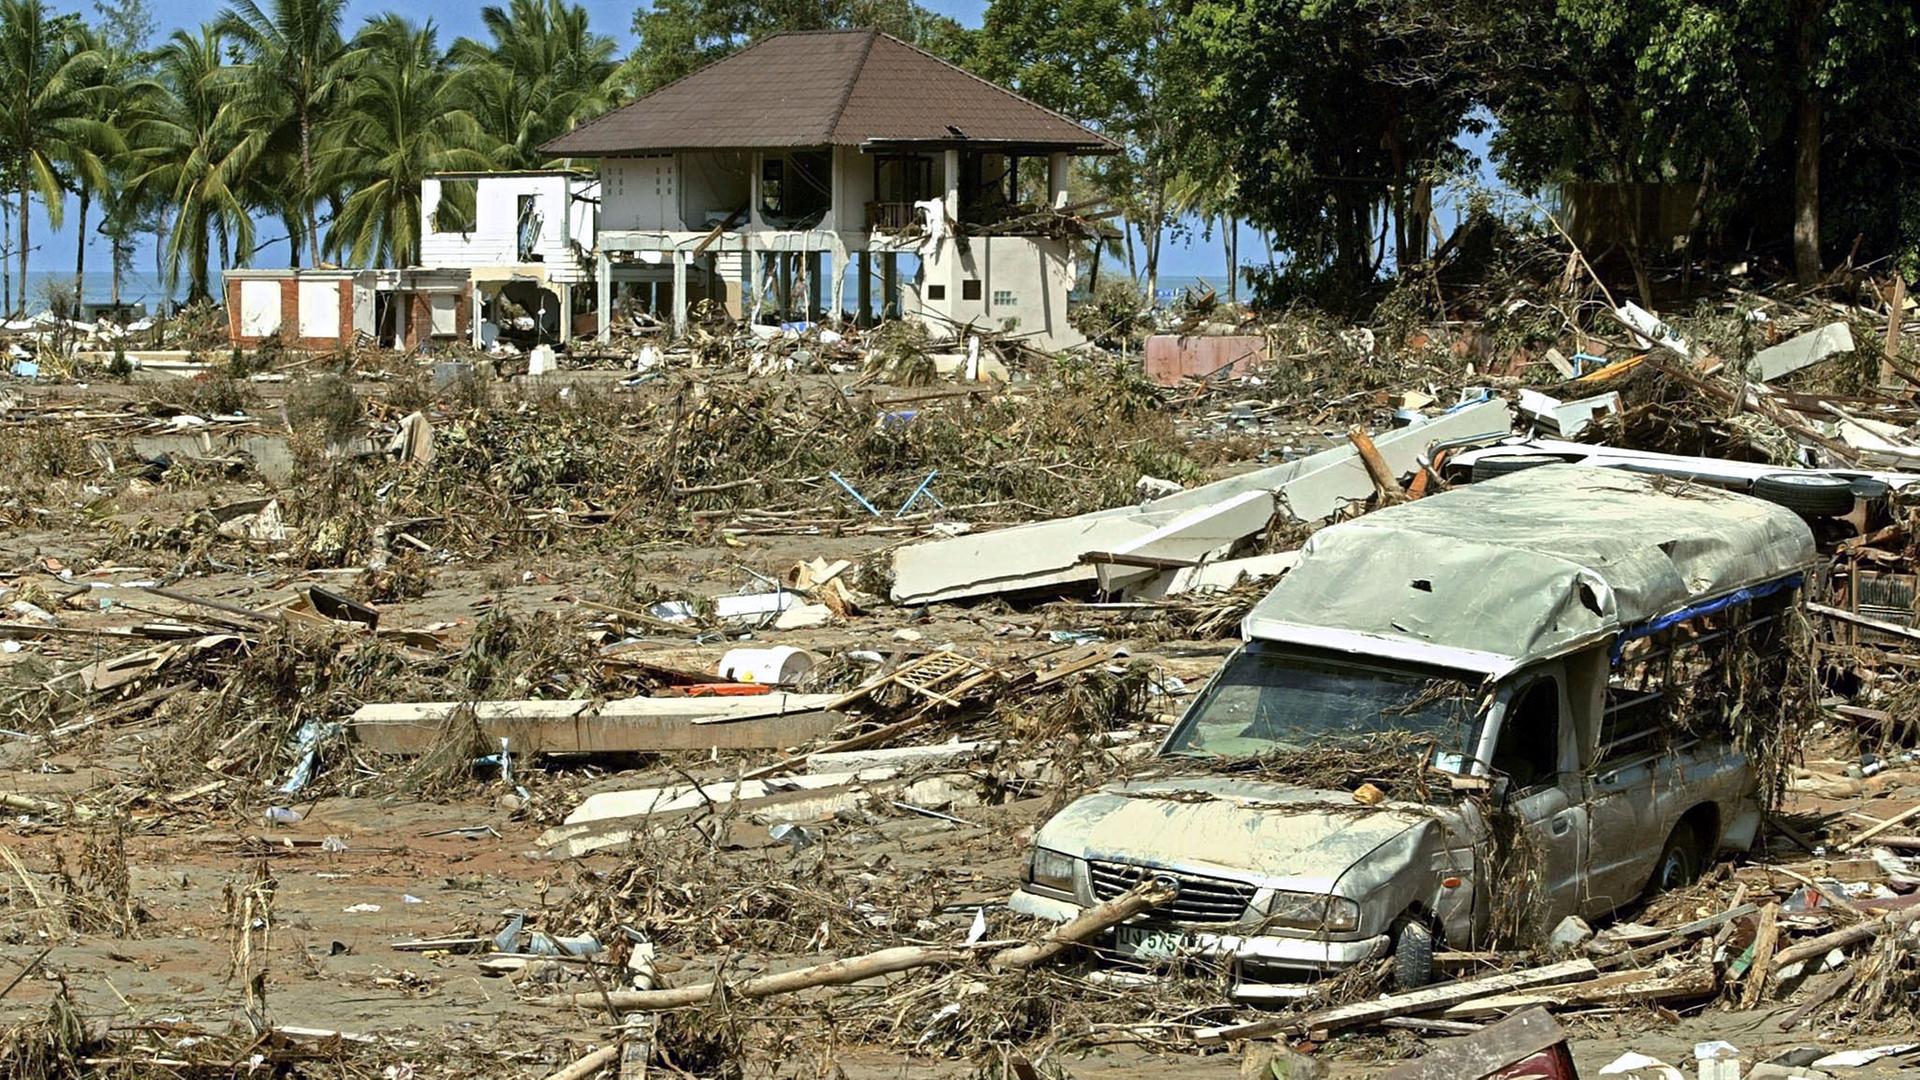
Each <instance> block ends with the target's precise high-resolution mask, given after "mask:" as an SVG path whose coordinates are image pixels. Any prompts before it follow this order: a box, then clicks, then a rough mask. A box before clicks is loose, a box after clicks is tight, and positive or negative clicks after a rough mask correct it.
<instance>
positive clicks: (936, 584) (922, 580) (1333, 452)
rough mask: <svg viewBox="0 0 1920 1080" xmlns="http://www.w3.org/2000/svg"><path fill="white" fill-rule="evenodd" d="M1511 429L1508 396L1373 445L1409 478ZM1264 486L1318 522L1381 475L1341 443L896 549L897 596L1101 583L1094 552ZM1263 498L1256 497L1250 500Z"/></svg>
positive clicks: (1140, 538) (915, 598) (1295, 512)
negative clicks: (1108, 503)
mask: <svg viewBox="0 0 1920 1080" xmlns="http://www.w3.org/2000/svg"><path fill="white" fill-rule="evenodd" d="M1512 427H1513V414H1512V411H1511V410H1510V409H1509V408H1508V406H1507V403H1506V402H1504V401H1499V400H1493V401H1484V402H1479V403H1476V404H1473V405H1468V406H1464V407H1462V408H1458V409H1455V410H1454V411H1452V412H1449V413H1445V414H1443V415H1441V416H1437V417H1434V418H1433V419H1431V420H1428V421H1426V422H1425V423H1421V424H1415V425H1413V426H1411V427H1405V428H1399V429H1397V430H1394V431H1390V432H1386V433H1384V434H1381V435H1379V436H1378V437H1376V438H1375V439H1374V445H1375V446H1376V447H1377V448H1378V449H1379V451H1380V454H1381V456H1382V457H1383V458H1384V459H1385V460H1386V462H1387V466H1388V468H1389V469H1390V470H1392V471H1393V472H1394V473H1396V474H1405V473H1409V472H1412V471H1413V470H1414V468H1415V467H1416V466H1417V464H1418V460H1417V459H1419V458H1420V457H1421V456H1422V455H1424V454H1425V453H1427V451H1428V450H1429V448H1431V447H1433V446H1434V445H1436V444H1438V443H1455V444H1457V443H1460V442H1463V441H1468V442H1470V441H1472V440H1475V439H1486V440H1487V441H1492V440H1494V439H1497V438H1500V437H1503V436H1505V435H1506V434H1507V433H1508V432H1510V431H1511V430H1512ZM1256 492H1264V493H1267V494H1269V495H1271V497H1272V499H1273V503H1274V508H1275V509H1276V511H1279V512H1283V513H1285V514H1286V515H1287V516H1288V517H1290V518H1291V519H1293V520H1295V521H1317V520H1321V519H1324V518H1327V517H1331V516H1332V515H1333V514H1334V513H1335V512H1336V511H1338V510H1339V509H1340V508H1341V507H1343V506H1345V505H1347V504H1349V503H1353V502H1358V501H1361V500H1364V499H1366V498H1368V497H1370V496H1371V495H1372V494H1373V481H1372V480H1371V479H1370V478H1369V477H1368V475H1367V470H1366V466H1365V465H1363V464H1362V463H1361V461H1360V458H1359V455H1358V454H1357V453H1355V451H1354V449H1353V447H1352V446H1345V445H1343V446H1337V447H1333V448H1331V449H1328V450H1322V451H1320V452H1319V453H1317V454H1311V455H1309V456H1307V457H1303V458H1299V459H1297V460H1294V461H1289V462H1286V463H1285V464H1281V465H1275V466H1272V467H1270V468H1266V469H1259V470H1256V471H1254V472H1250V473H1246V474H1243V475H1241V476H1234V477H1229V478H1227V479H1225V480H1219V481H1215V482H1214V483H1211V484H1205V485H1202V486H1201V487H1197V488H1190V489H1188V490H1186V491H1181V492H1176V493H1174V494H1172V495H1168V496H1166V497H1165V498H1160V499H1154V500H1152V501H1151V502H1148V503H1145V504H1143V505H1140V506H1122V507H1115V508H1113V509H1109V510H1096V511H1094V512H1093V513H1090V514H1081V515H1078V516H1076V517H1070V518H1059V519H1056V520H1053V521H1039V522H1034V523H1032V524H1030V525H1018V526H1015V527H1013V528H1010V529H999V530H996V531H993V532H986V533H969V534H967V535H965V536H957V537H953V538H951V539H945V540H934V541H930V542H928V543H924V544H912V545H909V546H907V547H903V548H901V549H900V550H899V551H897V552H895V553H894V559H893V574H894V581H893V591H892V595H893V599H894V600H895V601H896V602H898V603H904V604H925V603H935V602H939V601H944V600H961V599H966V598H969V597H976V596H991V595H994V594H997V593H1007V592H1024V591H1029V590H1043V589H1058V590H1061V591H1086V590H1089V589H1091V588H1093V587H1094V586H1095V585H1097V584H1098V580H1099V574H1098V568H1097V566H1096V564H1094V563H1090V562H1087V561H1086V556H1087V555H1089V554H1093V553H1102V552H1116V551H1121V552H1124V551H1127V550H1128V549H1130V548H1139V547H1141V546H1143V542H1144V541H1147V540H1148V538H1149V537H1152V536H1154V535H1155V534H1156V533H1159V532H1161V530H1164V529H1168V528H1169V527H1170V526H1173V525H1174V524H1175V522H1177V521H1179V520H1180V519H1181V518H1182V517H1183V516H1185V515H1187V514H1189V513H1191V512H1193V511H1205V510H1211V509H1213V508H1215V507H1218V506H1220V505H1221V504H1223V503H1227V502H1229V501H1231V500H1234V499H1238V498H1243V497H1245V496H1247V495H1249V494H1250V493H1256ZM1258 504H1259V503H1258V500H1257V499H1253V500H1249V501H1248V504H1247V505H1251V506H1256V507H1257V506H1258ZM1261 524H1262V525H1264V524H1265V523H1264V522H1262V523H1261ZM1176 531H1177V530H1176ZM1243 535H1244V534H1243ZM1145 546H1151V545H1150V543H1148V544H1147V545H1145ZM1160 569H1167V568H1166V567H1161V568H1160ZM1141 576H1146V575H1141Z"/></svg>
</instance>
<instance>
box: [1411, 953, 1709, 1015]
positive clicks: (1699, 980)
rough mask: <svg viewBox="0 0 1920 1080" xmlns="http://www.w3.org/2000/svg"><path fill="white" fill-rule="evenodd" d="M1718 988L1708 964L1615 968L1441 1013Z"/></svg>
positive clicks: (1651, 997)
mask: <svg viewBox="0 0 1920 1080" xmlns="http://www.w3.org/2000/svg"><path fill="white" fill-rule="evenodd" d="M1717 989H1719V979H1718V976H1717V975H1716V974H1715V972H1714V970H1713V968H1712V967H1710V966H1705V965H1701V966H1696V967H1693V968H1689V969H1686V970H1683V971H1681V972H1680V973H1678V974H1674V975H1661V974H1658V973H1657V972H1654V971H1616V972H1612V973H1611V974H1607V975H1602V976H1600V977H1599V978H1597V979H1589V980H1587V981H1586V982H1577V983H1568V984H1566V985H1564V986H1550V987H1545V988H1542V989H1538V990H1517V991H1514V992H1512V993H1507V994H1494V995H1491V996H1489V997H1482V998H1474V999H1473V1000H1471V1001H1463V1002H1461V1003H1460V1004H1458V1005H1450V1006H1448V1007H1447V1010H1446V1012H1444V1013H1442V1014H1441V1015H1443V1016H1445V1017H1447V1018H1448V1019H1450V1020H1457V1019H1461V1018H1463V1017H1469V1016H1482V1015H1485V1014H1487V1013H1504V1012H1512V1011H1513V1010H1515V1009H1527V1008H1533V1007H1535V1006H1542V1007H1546V1008H1553V1007H1566V1006H1570V1005H1595V1004H1601V1003H1610V1002H1622V1001H1670V1000H1673V999H1675V998H1698V997H1706V996H1707V995H1709V994H1712V993H1713V992H1714V991H1715V990H1717Z"/></svg>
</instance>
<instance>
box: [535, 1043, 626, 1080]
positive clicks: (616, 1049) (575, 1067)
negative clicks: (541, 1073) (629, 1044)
mask: <svg viewBox="0 0 1920 1080" xmlns="http://www.w3.org/2000/svg"><path fill="white" fill-rule="evenodd" d="M619 1057H620V1044H619V1043H617V1042H616V1043H614V1044H613V1045H611V1046H603V1047H601V1048H600V1049H598V1050H595V1051H594V1052H593V1053H591V1054H588V1055H587V1056H586V1057H583V1058H581V1059H580V1060H578V1061H576V1062H574V1063H573V1064H571V1065H569V1066H567V1067H566V1068H564V1069H561V1070H560V1071H559V1072H556V1073H549V1074H547V1080H584V1078H586V1077H589V1076H592V1075H593V1074H594V1073H597V1072H599V1071H600V1070H601V1069H604V1068H606V1067H607V1066H609V1065H611V1064H613V1063H614V1061H615V1060H617V1059H618V1058H619Z"/></svg>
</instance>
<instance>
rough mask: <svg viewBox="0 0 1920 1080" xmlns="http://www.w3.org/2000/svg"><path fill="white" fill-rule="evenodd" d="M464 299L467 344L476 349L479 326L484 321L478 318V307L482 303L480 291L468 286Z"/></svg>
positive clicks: (478, 343) (478, 338) (479, 308)
mask: <svg viewBox="0 0 1920 1080" xmlns="http://www.w3.org/2000/svg"><path fill="white" fill-rule="evenodd" d="M464 299H465V300H466V309H467V344H469V345H472V346H473V347H474V348H476V349H477V348H479V347H480V324H481V322H483V321H484V320H482V319H481V318H480V315H481V307H480V305H481V303H482V301H481V299H480V290H479V289H477V288H475V287H474V286H472V285H468V286H467V295H466V297H465V298H464Z"/></svg>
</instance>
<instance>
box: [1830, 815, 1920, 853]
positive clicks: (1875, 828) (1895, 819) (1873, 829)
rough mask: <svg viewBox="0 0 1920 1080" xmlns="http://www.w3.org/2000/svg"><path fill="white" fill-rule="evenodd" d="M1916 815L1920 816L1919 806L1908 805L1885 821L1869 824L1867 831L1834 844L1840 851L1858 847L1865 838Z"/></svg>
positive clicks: (1869, 837)
mask: <svg viewBox="0 0 1920 1080" xmlns="http://www.w3.org/2000/svg"><path fill="white" fill-rule="evenodd" d="M1916 817H1920V806H1909V807H1908V808H1906V809H1905V810H1902V811H1900V812H1899V813H1897V814H1895V815H1893V816H1892V817H1890V818H1888V819H1886V820H1885V821H1882V822H1881V823H1880V824H1878V825H1872V826H1869V827H1868V828H1867V831H1865V832H1863V833H1861V834H1860V835H1858V836H1855V837H1853V838H1852V839H1850V840H1846V841H1843V842H1841V843H1839V844H1836V845H1834V846H1835V847H1837V848H1839V849H1840V850H1841V851H1846V850H1848V849H1849V848H1855V847H1858V846H1860V845H1861V844H1862V843H1864V842H1866V841H1867V840H1870V839H1872V838H1873V837H1876V836H1879V835H1880V834H1881V833H1883V832H1886V831H1887V830H1888V829H1891V828H1893V827H1894V826H1895V825H1899V824H1901V823H1902V822H1906V821H1911V820H1913V819H1914V818H1916Z"/></svg>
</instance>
